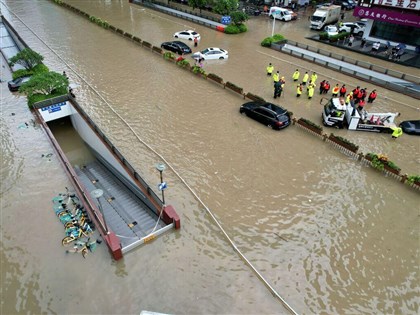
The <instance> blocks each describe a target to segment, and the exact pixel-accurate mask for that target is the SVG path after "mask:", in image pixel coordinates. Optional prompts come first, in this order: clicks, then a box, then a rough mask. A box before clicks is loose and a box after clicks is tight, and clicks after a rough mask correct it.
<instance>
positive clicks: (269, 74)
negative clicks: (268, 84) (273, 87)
mask: <svg viewBox="0 0 420 315" xmlns="http://www.w3.org/2000/svg"><path fill="white" fill-rule="evenodd" d="M273 70H274V67H273V65H272V64H271V62H270V63H269V64H268V66H267V75H268V76H270V77H271V74H272V73H273Z"/></svg>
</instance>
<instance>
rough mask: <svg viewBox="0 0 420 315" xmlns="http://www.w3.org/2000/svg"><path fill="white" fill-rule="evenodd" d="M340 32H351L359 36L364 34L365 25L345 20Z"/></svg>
mask: <svg viewBox="0 0 420 315" xmlns="http://www.w3.org/2000/svg"><path fill="white" fill-rule="evenodd" d="M339 32H340V33H342V32H349V33H352V34H354V35H357V36H363V33H364V32H365V27H364V26H362V25H361V24H359V23H354V22H345V23H343V24H342V25H341V26H340V28H339Z"/></svg>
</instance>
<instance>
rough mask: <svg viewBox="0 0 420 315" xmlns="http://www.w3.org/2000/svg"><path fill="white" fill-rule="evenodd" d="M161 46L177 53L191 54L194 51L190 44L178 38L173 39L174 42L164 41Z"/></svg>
mask: <svg viewBox="0 0 420 315" xmlns="http://www.w3.org/2000/svg"><path fill="white" fill-rule="evenodd" d="M160 47H161V48H163V49H166V50H170V51H172V52H174V53H177V54H178V55H182V54H190V53H191V52H192V51H191V48H190V47H188V45H186V44H184V43H183V42H180V41H178V40H176V41H173V42H164V43H162V45H160Z"/></svg>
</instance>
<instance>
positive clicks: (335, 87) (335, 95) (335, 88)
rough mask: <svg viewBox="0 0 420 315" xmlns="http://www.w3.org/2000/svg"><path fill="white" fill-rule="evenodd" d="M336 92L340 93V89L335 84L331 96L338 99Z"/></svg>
mask: <svg viewBox="0 0 420 315" xmlns="http://www.w3.org/2000/svg"><path fill="white" fill-rule="evenodd" d="M338 92H340V87H339V86H338V83H337V84H336V85H335V86H334V88H333V90H332V96H333V97H338Z"/></svg>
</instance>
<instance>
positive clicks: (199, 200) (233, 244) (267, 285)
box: [1, 1, 298, 315]
mask: <svg viewBox="0 0 420 315" xmlns="http://www.w3.org/2000/svg"><path fill="white" fill-rule="evenodd" d="M1 3H2V4H3V5H4V6H5V7H6V8H7V9H8V10H9V12H10V13H11V14H13V15H14V16H15V17H16V18H17V19H18V20H19V21H20V22H21V23H22V24H23V25H25V27H27V28H28V30H29V31H30V32H31V33H32V34H34V35H35V36H36V37H37V38H38V39H39V40H40V41H41V42H42V43H43V44H44V45H45V46H46V47H47V48H48V49H50V50H51V51H52V52H53V53H54V54H55V55H56V57H58V58H59V59H60V60H61V61H62V62H63V63H64V64H65V65H66V66H67V67H68V68H69V69H71V71H73V73H74V74H75V75H77V77H79V78H80V79H81V80H82V81H83V82H84V83H86V84H87V86H88V87H89V88H90V89H92V90H93V91H94V92H95V94H96V95H98V96H99V97H100V98H101V99H102V100H103V101H104V102H105V104H106V105H107V106H108V107H109V109H110V110H111V111H112V112H113V113H114V114H115V115H116V116H117V117H118V118H119V119H120V120H121V121H122V122H123V123H124V124H125V125H126V126H127V127H128V128H129V129H130V131H131V132H132V133H133V134H134V136H135V137H136V138H137V140H138V141H139V142H140V143H142V144H143V145H144V146H145V147H146V148H147V149H149V150H150V151H151V152H153V153H154V154H155V155H156V156H157V157H159V158H160V159H162V161H163V162H165V164H166V165H167V166H168V167H169V168H170V169H171V170H172V172H174V174H175V175H176V176H177V177H178V179H179V180H180V181H181V182H182V183H183V184H184V185H185V186H186V187H187V188H188V190H189V191H190V192H191V193H192V194H193V195H194V197H195V198H196V199H197V201H198V202H199V203H200V204H201V205H202V206H203V207H204V209H205V210H206V211H207V213H208V214H209V215H210V216H211V218H212V219H213V221H214V222H215V223H216V225H217V226H218V227H219V229H220V230H221V232H222V233H223V235H224V236H225V237H226V239H227V240H228V242H229V243H230V244H231V245H232V248H233V249H234V250H235V251H236V252H237V253H238V255H239V256H240V257H241V258H242V259H243V260H244V261H245V262H246V264H247V265H248V266H249V267H250V268H251V269H252V270H253V271H254V272H255V273H256V275H257V276H258V278H259V279H260V280H261V281H262V282H263V283H264V284H265V285H266V287H267V288H268V289H269V290H270V291H271V293H272V294H273V295H274V296H275V297H277V298H278V299H279V300H280V301H281V303H282V304H283V305H284V306H285V308H286V309H287V310H288V311H289V312H290V313H292V314H294V315H298V313H297V312H296V311H295V310H294V309H293V308H292V307H291V306H290V305H289V304H288V303H287V302H286V301H285V300H284V299H283V298H282V297H281V295H280V294H279V293H278V292H277V291H276V290H275V289H274V288H273V287H272V286H271V285H270V283H269V282H268V281H267V280H266V279H265V278H264V277H263V275H262V274H261V273H260V272H259V271H258V270H257V269H256V268H255V267H254V265H253V264H252V263H251V262H250V261H249V260H248V259H247V258H246V257H245V255H244V254H243V253H242V252H241V251H240V249H239V248H238V247H237V246H236V244H235V243H234V242H233V241H232V239H231V238H230V237H229V235H228V234H227V233H226V231H225V230H224V229H223V227H222V226H221V225H220V223H219V221H218V220H217V219H216V217H215V216H214V215H213V213H212V211H211V210H210V209H209V208H208V207H207V206H206V205H205V204H204V202H203V201H202V200H201V199H200V197H199V196H198V195H197V194H196V193H195V191H194V190H193V189H192V188H191V187H190V186H189V185H188V184H187V182H186V181H185V180H184V178H182V176H181V175H180V174H179V173H178V172H177V171H176V170H175V169H174V168H173V167H172V165H171V164H170V163H169V162H168V161H167V160H166V159H165V158H164V157H163V156H162V155H161V154H160V153H158V152H157V151H155V150H154V149H153V148H152V147H151V146H150V145H149V144H147V143H146V142H145V141H143V140H142V139H141V138H140V137H139V136H138V135H137V133H136V132H135V131H134V129H133V128H132V127H131V126H130V125H129V124H128V123H127V122H126V121H125V120H124V118H123V117H121V116H120V115H119V114H118V113H117V112H116V111H115V110H114V108H113V107H112V106H111V105H110V104H109V103H108V102H107V101H106V100H105V99H104V97H103V96H102V95H101V94H100V93H99V92H98V91H97V90H96V89H95V88H94V87H92V86H91V85H90V84H89V83H88V82H87V81H86V80H85V79H84V78H83V77H82V76H80V75H79V74H78V73H77V72H76V71H75V69H73V68H72V67H71V66H70V65H69V64H68V63H67V62H66V61H65V60H63V59H62V58H61V57H60V55H59V54H58V53H57V52H55V50H54V49H53V48H51V47H50V46H48V44H47V43H46V42H45V41H44V40H42V38H40V37H39V36H38V35H37V34H36V33H35V32H34V31H33V30H32V29H31V28H30V27H29V26H28V25H26V24H25V22H23V21H22V19H21V18H20V17H19V16H18V15H17V14H15V13H14V12H12V11H11V10H10V8H9V7H8V6H7V5H5V4H4V2H3V1H1Z"/></svg>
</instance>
